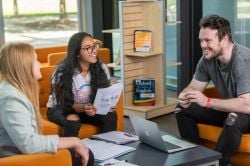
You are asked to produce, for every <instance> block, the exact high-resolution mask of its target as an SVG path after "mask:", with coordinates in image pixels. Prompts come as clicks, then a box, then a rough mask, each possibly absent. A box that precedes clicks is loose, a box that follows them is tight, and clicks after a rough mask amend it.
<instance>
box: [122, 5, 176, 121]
mask: <svg viewBox="0 0 250 166" xmlns="http://www.w3.org/2000/svg"><path fill="white" fill-rule="evenodd" d="M119 19H120V20H119V21H120V30H119V31H120V33H121V40H120V42H121V44H120V45H121V48H120V49H121V54H120V55H121V81H122V82H123V83H124V114H125V115H129V114H134V115H137V116H140V117H143V118H145V119H150V118H153V117H157V116H160V115H164V114H167V113H170V112H172V111H173V110H174V107H175V105H176V103H177V102H176V101H177V100H176V99H174V98H167V99H166V96H167V95H166V87H165V85H166V80H165V75H166V71H165V70H166V66H168V65H169V64H168V63H167V62H165V59H166V58H165V53H164V25H165V10H164V2H163V1H152V0H144V1H141V0H137V1H135V0H127V1H120V2H119ZM135 30H151V31H152V49H151V51H150V52H135V51H134V31H135ZM171 65H173V63H171ZM146 78H154V79H155V99H156V105H155V106H135V105H133V80H134V79H146Z"/></svg>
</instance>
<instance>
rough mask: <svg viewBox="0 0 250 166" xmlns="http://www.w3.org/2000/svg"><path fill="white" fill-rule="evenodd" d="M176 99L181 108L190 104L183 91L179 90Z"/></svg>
mask: <svg viewBox="0 0 250 166" xmlns="http://www.w3.org/2000/svg"><path fill="white" fill-rule="evenodd" d="M178 99H179V104H180V106H182V107H183V108H188V107H189V106H190V105H191V102H190V100H189V98H188V97H187V94H186V93H185V92H181V93H180V94H179V96H178Z"/></svg>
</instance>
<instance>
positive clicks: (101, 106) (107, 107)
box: [94, 83, 123, 115]
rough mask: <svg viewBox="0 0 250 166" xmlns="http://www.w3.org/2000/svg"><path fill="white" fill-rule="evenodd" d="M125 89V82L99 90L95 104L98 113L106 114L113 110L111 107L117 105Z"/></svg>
mask: <svg viewBox="0 0 250 166" xmlns="http://www.w3.org/2000/svg"><path fill="white" fill-rule="evenodd" d="M122 90H123V84H122V83H118V84H114V85H112V86H110V87H108V88H101V89H98V90H97V93H96V97H95V101H94V106H95V107H96V110H97V111H96V114H100V115H106V114H107V113H108V112H110V111H111V108H112V107H114V106H116V104H117V103H118V100H119V98H120V96H121V92H122Z"/></svg>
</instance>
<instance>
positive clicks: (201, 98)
mask: <svg viewBox="0 0 250 166" xmlns="http://www.w3.org/2000/svg"><path fill="white" fill-rule="evenodd" d="M186 98H188V100H189V101H190V102H191V103H196V104H198V105H199V106H201V107H206V106H207V100H208V98H207V96H205V95H204V94H203V93H202V92H200V91H188V92H186Z"/></svg>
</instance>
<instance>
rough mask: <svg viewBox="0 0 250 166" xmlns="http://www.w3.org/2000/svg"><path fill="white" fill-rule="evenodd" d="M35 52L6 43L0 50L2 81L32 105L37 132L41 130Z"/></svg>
mask: <svg viewBox="0 0 250 166" xmlns="http://www.w3.org/2000/svg"><path fill="white" fill-rule="evenodd" d="M35 55H36V54H35V50H34V48H33V47H32V46H31V45H29V44H27V43H7V44H5V45H3V47H2V48H1V50H0V73H1V75H2V79H3V80H6V81H7V82H9V83H10V84H11V85H12V86H14V87H15V88H17V89H18V90H19V91H20V92H21V93H23V94H24V95H25V96H26V97H27V98H28V99H29V100H30V102H31V103H32V105H33V109H34V113H35V116H36V123H37V129H38V132H39V133H41V130H42V123H41V121H42V118H41V114H40V111H39V99H38V92H39V86H38V82H37V80H36V78H35V77H34V63H35V59H36V56H35Z"/></svg>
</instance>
